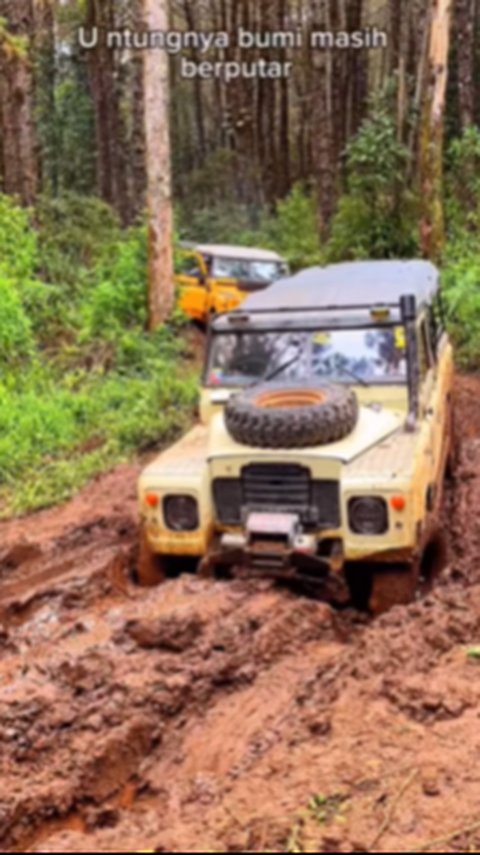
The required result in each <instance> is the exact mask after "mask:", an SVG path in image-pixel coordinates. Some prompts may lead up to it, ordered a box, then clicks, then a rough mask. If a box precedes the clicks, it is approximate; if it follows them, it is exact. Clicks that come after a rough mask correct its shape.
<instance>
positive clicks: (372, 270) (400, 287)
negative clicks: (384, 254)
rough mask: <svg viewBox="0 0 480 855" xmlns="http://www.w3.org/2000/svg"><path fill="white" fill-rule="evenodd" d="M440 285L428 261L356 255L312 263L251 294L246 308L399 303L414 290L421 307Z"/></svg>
mask: <svg viewBox="0 0 480 855" xmlns="http://www.w3.org/2000/svg"><path fill="white" fill-rule="evenodd" d="M438 291H439V272H438V270H437V268H436V267H435V266H434V265H433V264H431V263H430V262H428V261H357V262H348V263H344V264H333V265H330V266H329V267H311V268H309V269H307V270H302V271H301V272H300V273H297V274H296V275H295V276H290V277H287V278H285V279H280V280H279V281H278V282H276V283H274V284H273V285H271V286H270V287H269V288H267V289H266V290H264V291H258V292H256V293H255V294H252V295H251V296H250V297H248V299H247V300H246V301H245V302H244V303H243V304H242V307H241V311H242V312H249V311H252V312H254V311H275V310H276V309H281V310H282V309H283V310H285V309H292V310H293V311H294V310H296V309H297V310H301V309H307V308H308V309H312V308H316V309H319V310H322V309H323V310H325V309H332V308H335V309H337V308H338V309H344V308H347V307H351V306H355V307H357V308H360V307H362V306H363V307H365V308H367V307H371V306H375V305H382V304H384V305H386V304H396V305H398V304H399V303H400V300H401V298H402V297H404V296H407V295H408V296H410V295H413V296H415V297H416V299H417V306H418V307H419V308H420V307H421V306H423V305H425V304H430V303H431V302H432V300H433V298H434V297H435V295H436V294H437V293H438Z"/></svg>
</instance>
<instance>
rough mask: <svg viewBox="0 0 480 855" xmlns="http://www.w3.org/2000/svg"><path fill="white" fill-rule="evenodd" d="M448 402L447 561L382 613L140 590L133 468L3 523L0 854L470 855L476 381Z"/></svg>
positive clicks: (248, 593) (290, 600)
mask: <svg viewBox="0 0 480 855" xmlns="http://www.w3.org/2000/svg"><path fill="white" fill-rule="evenodd" d="M458 412H459V421H460V425H461V430H462V449H461V462H460V466H459V471H458V473H457V477H456V480H455V483H454V485H453V486H452V488H451V490H450V494H449V496H448V500H447V514H446V518H447V525H448V530H449V533H450V544H451V562H450V568H449V569H448V571H447V572H446V573H445V575H444V576H443V578H442V579H441V580H440V581H439V582H438V585H437V587H436V589H435V591H434V592H433V593H432V594H431V595H430V596H429V597H428V599H425V600H423V601H422V602H418V603H416V604H414V605H411V606H409V607H405V608H397V609H395V610H393V611H392V612H391V613H390V614H388V615H386V616H383V617H382V618H379V619H377V620H370V619H369V618H367V617H366V616H364V615H360V614H359V613H356V612H354V611H344V612H335V611H334V610H332V608H331V607H330V606H329V605H327V604H324V603H320V602H316V601H312V600H310V599H307V598H305V597H302V596H299V595H298V594H293V593H291V592H289V591H288V590H284V589H282V588H278V587H276V586H274V585H271V584H270V583H250V582H240V581H238V582H234V583H221V582H208V581H203V580H198V579H195V578H193V577H189V576H186V577H183V578H180V579H178V580H174V581H171V582H169V583H168V584H167V585H166V586H165V587H162V588H160V589H155V590H142V589H139V588H137V587H135V586H134V585H133V583H131V582H130V581H129V573H128V571H129V568H130V567H131V566H132V562H133V560H134V554H135V546H136V497H135V488H136V476H137V474H138V468H137V467H136V466H123V467H121V468H119V469H117V470H115V471H114V472H112V473H110V474H109V475H107V476H105V477H102V478H99V479H98V480H97V481H96V482H95V483H94V484H93V485H91V486H90V487H89V488H88V489H86V490H85V491H84V492H83V493H82V494H80V495H79V496H78V497H77V498H75V499H74V500H73V501H72V502H70V503H69V504H67V505H65V506H64V507H62V508H57V509H55V510H52V511H45V512H41V513H38V514H35V515H34V516H30V517H28V518H25V519H23V520H15V521H11V522H5V523H2V524H1V525H0V542H1V544H2V554H1V555H0V728H1V733H2V740H1V745H0V769H1V775H0V844H1V847H2V851H10V852H90V851H98V852H109V851H112V852H115V851H116V852H134V851H138V850H157V851H160V852H171V851H176V852H181V851H187V852H205V851H212V852H225V851H228V852H237V851H238V852H243V851H258V852H263V851H280V852H284V851H290V852H302V851H320V852H322V851H323V852H422V851H432V852H448V851H454V852H460V851H461V852H466V851H478V850H479V849H480V807H479V801H478V792H479V786H480V726H479V725H480V722H479V719H480V659H479V657H480V648H478V647H476V645H479V644H480V518H479V516H478V514H477V509H478V507H480V380H479V379H476V378H463V379H461V380H459V383H458Z"/></svg>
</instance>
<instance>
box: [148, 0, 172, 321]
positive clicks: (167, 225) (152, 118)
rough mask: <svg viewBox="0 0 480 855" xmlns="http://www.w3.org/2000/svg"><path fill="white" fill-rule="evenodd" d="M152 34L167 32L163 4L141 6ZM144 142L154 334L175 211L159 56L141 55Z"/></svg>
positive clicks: (164, 313) (165, 64)
mask: <svg viewBox="0 0 480 855" xmlns="http://www.w3.org/2000/svg"><path fill="white" fill-rule="evenodd" d="M144 22H145V25H146V27H147V29H148V30H150V31H166V30H168V23H169V21H168V9H167V0H144ZM144 91H145V142H146V165H147V199H148V203H147V204H148V235H149V238H148V240H149V269H148V309H149V312H148V325H149V329H150V330H152V331H153V330H155V329H156V328H157V327H158V326H159V325H160V324H161V323H162V322H163V321H165V320H166V319H167V318H168V316H169V315H170V313H171V311H172V309H173V305H174V300H175V289H174V279H173V210H172V179H171V145H170V75H169V59H168V56H167V54H166V53H165V52H164V51H161V50H146V51H145V53H144Z"/></svg>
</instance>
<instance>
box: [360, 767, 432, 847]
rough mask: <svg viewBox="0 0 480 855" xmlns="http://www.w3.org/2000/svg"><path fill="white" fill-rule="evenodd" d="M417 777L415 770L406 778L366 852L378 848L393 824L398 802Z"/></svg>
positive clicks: (417, 772) (417, 773) (416, 770)
mask: <svg viewBox="0 0 480 855" xmlns="http://www.w3.org/2000/svg"><path fill="white" fill-rule="evenodd" d="M418 775H419V771H418V769H415V771H414V772H412V774H411V775H409V776H408V778H407V780H406V781H405V783H404V784H403V786H402V788H401V790H400V792H399V793H398V795H397V796H396V798H395V799H394V801H393V802H392V804H391V805H390V809H389V811H388V813H387V816H386V817H385V821H384V823H383V824H382V826H381V828H380V830H379V832H378V834H377V836H376V837H375V840H374V841H373V843H372V844H371V845H370V846H369V850H368V851H369V852H374V851H375V849H376V847H377V846H378V844H379V843H380V841H381V839H382V837H383V836H384V834H386V833H387V831H388V830H389V828H390V826H391V824H392V822H393V819H394V817H395V811H396V809H397V807H398V805H399V804H400V802H401V801H402V799H403V797H404V795H405V793H406V792H407V790H409V789H410V787H411V786H412V784H413V783H414V782H415V781H416V779H417V778H418ZM419 851H420V850H419Z"/></svg>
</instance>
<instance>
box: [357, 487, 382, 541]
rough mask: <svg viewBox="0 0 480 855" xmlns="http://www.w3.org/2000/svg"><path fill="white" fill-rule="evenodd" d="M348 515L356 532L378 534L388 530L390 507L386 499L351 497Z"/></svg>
mask: <svg viewBox="0 0 480 855" xmlns="http://www.w3.org/2000/svg"><path fill="white" fill-rule="evenodd" d="M348 516H349V521H350V528H351V529H352V531H353V532H354V533H355V534H363V535H372V534H373V535H376V534H385V533H386V532H387V531H388V508H387V503H386V501H385V500H384V499H380V498H378V499H377V498H374V497H370V496H365V497H363V498H358V499H351V500H350V503H349V508H348Z"/></svg>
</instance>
